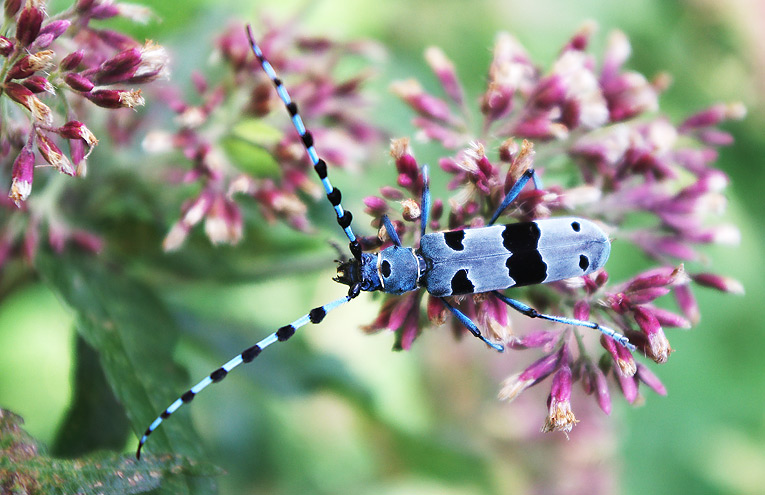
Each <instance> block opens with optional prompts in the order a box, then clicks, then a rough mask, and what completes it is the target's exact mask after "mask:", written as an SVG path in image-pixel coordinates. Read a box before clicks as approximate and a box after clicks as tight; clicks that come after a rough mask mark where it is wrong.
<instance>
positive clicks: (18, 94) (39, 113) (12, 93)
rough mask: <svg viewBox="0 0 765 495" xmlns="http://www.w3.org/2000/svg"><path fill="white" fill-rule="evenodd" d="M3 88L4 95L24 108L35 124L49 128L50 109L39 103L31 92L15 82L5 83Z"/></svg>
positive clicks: (51, 120)
mask: <svg viewBox="0 0 765 495" xmlns="http://www.w3.org/2000/svg"><path fill="white" fill-rule="evenodd" d="M4 86H5V94H7V95H8V96H9V97H10V98H11V99H12V100H13V101H15V102H17V103H19V104H21V105H23V106H24V107H26V108H27V110H29V111H30V112H31V113H32V116H33V117H34V118H35V120H36V121H37V122H39V123H40V124H42V125H45V126H49V125H51V124H52V123H53V114H52V113H51V110H50V108H49V107H48V105H46V104H45V103H43V102H42V101H40V99H39V98H37V97H36V96H35V95H34V94H33V93H32V91H30V90H29V89H27V88H26V87H24V86H23V85H21V84H18V83H15V82H6V83H5V84H4Z"/></svg>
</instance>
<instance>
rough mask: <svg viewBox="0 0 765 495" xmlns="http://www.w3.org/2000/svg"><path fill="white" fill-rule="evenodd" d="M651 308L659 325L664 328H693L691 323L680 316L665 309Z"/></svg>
mask: <svg viewBox="0 0 765 495" xmlns="http://www.w3.org/2000/svg"><path fill="white" fill-rule="evenodd" d="M650 308H651V313H653V315H654V316H655V317H656V319H657V320H658V321H659V324H660V325H661V326H663V327H673V328H691V322H690V321H688V320H687V319H686V318H683V317H682V316H680V315H678V314H675V313H673V312H671V311H669V310H666V309H663V308H656V307H653V306H651V307H650Z"/></svg>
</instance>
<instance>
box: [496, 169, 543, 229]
mask: <svg viewBox="0 0 765 495" xmlns="http://www.w3.org/2000/svg"><path fill="white" fill-rule="evenodd" d="M529 179H533V181H534V187H535V188H536V189H542V181H541V179H539V178H538V177H537V174H536V172H534V169H533V168H530V169H528V170H526V171H525V172H524V173H523V175H521V178H520V179H518V181H517V182H516V183H515V184H513V187H511V188H510V190H509V191H508V192H507V195H505V199H503V200H502V204H500V205H499V208H497V211H495V212H494V215H492V216H491V220H489V223H488V225H494V222H496V221H497V218H499V216H500V215H501V214H502V212H503V211H505V209H506V208H507V207H508V206H510V203H512V202H513V200H514V199H515V198H517V197H518V195H519V194H520V193H521V190H522V189H523V187H524V186H525V185H526V183H528V182H529Z"/></svg>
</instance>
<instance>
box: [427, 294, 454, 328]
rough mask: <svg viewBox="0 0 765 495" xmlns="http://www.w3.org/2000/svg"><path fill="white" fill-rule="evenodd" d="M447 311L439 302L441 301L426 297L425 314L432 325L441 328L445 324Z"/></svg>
mask: <svg viewBox="0 0 765 495" xmlns="http://www.w3.org/2000/svg"><path fill="white" fill-rule="evenodd" d="M448 311H449V310H448V309H446V306H444V304H443V302H441V299H439V298H437V297H433V296H431V295H428V302H427V314H428V320H430V322H431V323H432V324H433V325H436V326H441V325H443V324H444V323H446V316H447V313H448Z"/></svg>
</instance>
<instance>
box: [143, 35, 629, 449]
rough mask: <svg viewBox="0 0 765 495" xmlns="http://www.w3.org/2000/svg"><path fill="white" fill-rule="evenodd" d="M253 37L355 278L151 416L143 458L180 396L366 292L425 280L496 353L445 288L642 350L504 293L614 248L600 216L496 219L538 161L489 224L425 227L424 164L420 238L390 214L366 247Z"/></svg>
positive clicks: (581, 269) (405, 288)
mask: <svg viewBox="0 0 765 495" xmlns="http://www.w3.org/2000/svg"><path fill="white" fill-rule="evenodd" d="M247 37H248V38H249V41H250V45H251V47H252V51H253V52H254V53H255V56H256V57H257V58H258V60H259V61H260V65H261V67H262V68H263V71H264V72H265V73H266V75H268V77H269V78H270V79H271V82H273V85H274V87H275V88H276V92H277V93H278V94H279V98H280V99H281V100H282V102H283V103H284V105H285V107H286V108H287V111H288V112H289V115H290V118H291V119H292V124H293V125H294V127H295V130H296V131H297V133H298V135H299V136H300V139H301V141H302V143H303V145H304V146H305V150H306V153H307V154H308V158H309V159H310V161H311V164H312V165H313V168H314V170H315V171H316V173H317V174H318V176H319V179H321V183H322V185H323V186H324V190H325V191H326V193H327V199H329V202H330V203H331V204H332V207H333V208H334V209H335V213H336V215H337V223H338V224H339V225H340V227H341V228H342V229H343V231H344V232H345V235H346V237H348V240H349V242H350V244H349V248H350V251H351V255H352V257H351V258H350V259H348V260H346V261H339V266H338V268H337V276H336V277H335V278H334V280H335V281H336V282H339V283H341V284H345V285H348V286H349V290H348V294H347V295H346V296H344V297H341V298H339V299H336V300H334V301H332V302H330V303H327V304H325V305H323V306H319V307H317V308H314V309H312V310H311V311H310V312H309V313H308V314H306V315H303V316H301V317H300V318H298V319H297V320H295V321H293V322H292V323H290V324H289V325H285V326H283V327H281V328H279V329H278V330H277V331H276V332H274V333H272V334H271V335H269V336H268V337H266V338H264V339H263V340H261V341H260V342H258V343H257V344H255V345H253V346H252V347H249V348H247V349H245V350H244V351H242V353H241V354H239V355H238V356H236V357H234V358H233V359H231V360H230V361H228V362H227V363H226V364H224V365H223V366H221V367H220V368H218V369H217V370H215V371H213V372H212V373H210V375H209V376H207V377H205V378H204V379H203V380H202V381H200V382H199V383H197V384H196V385H194V386H193V387H191V389H189V391H187V392H186V393H185V394H183V395H181V396H180V397H179V398H178V399H176V400H175V402H173V403H172V404H170V406H169V407H168V408H167V409H165V410H164V411H163V412H162V414H160V415H159V417H158V418H156V419H155V420H154V422H153V423H151V425H149V427H148V428H147V429H146V432H145V433H144V434H143V436H142V437H141V440H140V441H139V443H138V450H137V451H136V457H137V458H139V459H140V456H141V448H142V447H143V445H144V444H145V443H146V440H147V439H148V437H149V435H151V433H152V432H153V431H154V430H156V429H157V427H159V425H160V424H162V422H163V421H164V420H166V419H167V418H168V417H169V416H170V415H171V414H173V413H174V412H175V411H177V410H178V408H180V407H181V406H182V405H183V404H187V403H189V402H191V400H192V399H193V398H194V397H195V396H196V395H197V394H198V393H199V392H201V391H202V390H203V389H205V388H206V387H207V386H208V385H210V384H211V383H217V382H219V381H221V380H223V379H224V378H225V377H226V375H227V374H228V373H229V372H230V371H231V370H232V369H234V368H236V367H237V366H239V365H240V364H242V363H249V362H250V361H252V360H253V359H255V358H256V357H258V355H260V353H261V351H263V349H265V348H266V347H268V346H269V345H271V344H273V343H275V342H284V341H285V340H287V339H289V338H290V337H292V335H294V333H295V331H296V330H297V329H298V328H300V327H302V326H304V325H306V324H308V323H319V322H321V321H322V320H323V319H324V317H325V316H326V314H327V313H329V312H330V311H332V310H333V309H335V308H337V307H339V306H342V305H343V304H345V303H347V302H348V301H350V300H351V299H353V298H355V297H356V296H358V295H359V294H360V293H361V291H367V292H373V291H382V292H386V293H388V294H403V293H405V292H409V291H413V290H416V289H418V288H420V287H424V288H425V289H426V290H427V291H428V292H429V293H430V294H431V295H433V296H436V297H439V298H441V301H443V303H444V305H445V306H446V308H447V309H448V310H449V311H451V312H452V314H454V316H455V317H456V318H457V319H458V320H459V321H460V322H461V323H462V324H464V325H465V327H467V329H468V330H470V332H471V333H472V334H473V335H474V336H475V337H477V338H479V339H481V340H482V341H483V342H484V343H486V344H487V345H489V346H490V347H492V348H494V349H495V350H497V351H499V352H502V351H503V350H504V347H503V346H502V345H500V344H497V343H494V342H491V341H489V340H488V339H486V337H484V336H483V335H482V334H481V331H480V330H479V329H478V327H477V326H476V325H475V323H473V322H472V321H471V320H470V318H469V317H468V316H467V315H465V314H464V313H463V312H461V311H460V310H459V309H457V308H455V307H454V306H452V305H451V304H450V303H449V302H448V301H447V300H446V298H447V297H448V296H457V295H463V294H475V293H481V292H491V294H492V295H493V296H495V297H498V298H499V299H500V300H501V301H503V302H504V303H506V304H507V305H508V306H510V307H511V308H512V309H514V310H516V311H518V312H520V313H521V314H524V315H526V316H528V317H530V318H541V319H544V320H549V321H552V322H557V323H563V324H566V325H575V326H580V327H586V328H592V329H596V330H599V331H600V332H601V333H603V335H605V336H606V337H610V338H612V339H614V340H615V341H617V342H618V343H619V344H621V345H623V346H625V347H627V348H629V349H630V350H634V349H635V346H634V345H633V344H631V343H630V342H629V340H628V339H627V338H626V337H625V336H624V335H621V334H619V333H617V332H616V331H614V330H612V329H611V328H608V327H605V326H602V325H599V324H598V323H594V322H590V321H585V320H577V319H573V318H566V317H563V316H554V315H547V314H542V313H539V312H538V311H537V310H535V309H534V308H531V307H530V306H527V305H526V304H523V303H521V302H519V301H516V300H514V299H510V298H508V297H507V296H505V295H504V294H502V293H501V292H499V291H501V290H504V289H508V288H510V287H519V286H523V285H531V284H540V283H546V282H553V281H556V280H563V279H567V278H572V277H578V276H581V275H586V274H588V273H591V272H593V271H595V270H597V269H599V268H601V267H602V266H603V265H604V264H605V263H606V260H607V259H608V255H609V253H610V251H611V244H610V242H609V240H608V236H607V235H606V234H605V233H604V232H603V231H602V230H601V229H600V228H599V227H598V226H597V225H595V224H594V223H592V222H590V221H589V220H585V219H582V218H551V219H545V220H537V221H534V222H524V223H514V224H509V225H494V222H495V221H496V220H497V218H498V217H499V216H500V214H501V213H502V212H503V211H504V210H505V209H506V208H507V207H508V206H509V205H510V203H512V201H513V200H514V199H515V198H516V197H517V196H518V194H519V193H520V192H521V190H522V189H523V187H524V186H525V185H526V184H527V183H528V182H529V181H530V180H531V181H532V182H533V184H534V187H536V188H537V189H541V188H542V185H541V182H540V180H539V179H538V178H537V176H536V174H535V173H534V170H533V169H528V170H526V171H525V172H524V174H523V175H522V176H521V177H520V179H519V180H518V181H517V182H516V183H515V184H514V185H513V187H512V188H511V189H510V191H508V193H507V195H506V196H505V198H504V199H503V201H502V203H501V204H500V205H499V208H497V211H495V212H494V215H493V216H492V217H491V220H490V221H489V223H488V225H487V226H486V227H480V228H471V229H464V230H453V231H449V232H437V233H430V234H426V233H425V230H426V226H427V225H428V217H429V213H430V212H429V210H430V190H429V181H428V168H427V166H423V168H422V173H423V191H422V198H421V210H422V213H421V219H420V220H421V223H420V230H421V237H420V247H419V248H411V247H404V246H402V245H401V240H400V239H399V237H398V234H397V233H396V230H395V229H394V227H393V224H392V223H391V221H390V219H389V218H388V217H387V216H383V217H382V224H383V227H384V228H385V230H386V231H387V233H388V236H389V237H390V239H391V241H392V242H393V245H392V246H390V247H388V248H386V249H383V250H382V251H380V252H378V253H362V250H361V245H360V244H359V241H358V240H357V239H356V236H355V234H354V233H353V229H352V228H351V219H352V215H351V212H350V211H348V210H344V209H343V207H342V206H341V204H340V201H341V196H340V190H339V189H337V188H336V187H333V186H332V184H331V183H330V182H329V179H328V177H327V164H326V163H325V162H324V160H322V159H321V158H319V157H318V155H317V153H316V148H314V143H313V137H312V136H311V133H310V132H309V131H308V130H307V129H306V127H305V125H304V124H303V119H302V118H301V117H300V114H299V113H298V108H297V104H295V102H293V101H292V99H291V98H290V95H289V94H288V93H287V89H286V88H285V87H284V85H283V84H282V81H281V79H279V77H278V76H277V75H276V72H275V71H274V69H273V67H272V66H271V64H270V63H269V62H268V60H266V58H265V56H264V55H263V52H262V51H261V50H260V47H259V46H258V44H257V43H256V42H255V38H254V36H253V34H252V29H251V28H250V26H249V25H248V26H247Z"/></svg>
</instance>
